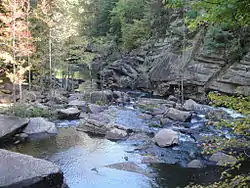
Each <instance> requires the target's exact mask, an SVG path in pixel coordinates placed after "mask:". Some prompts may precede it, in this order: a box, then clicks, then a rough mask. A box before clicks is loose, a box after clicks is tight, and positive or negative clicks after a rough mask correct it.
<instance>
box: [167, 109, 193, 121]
mask: <svg viewBox="0 0 250 188" xmlns="http://www.w3.org/2000/svg"><path fill="white" fill-rule="evenodd" d="M191 116H192V114H191V113H190V112H186V111H181V110H177V109H174V108H169V109H168V110H167V111H166V113H165V114H164V117H167V118H170V119H172V120H175V121H183V122H185V121H188V120H190V118H191Z"/></svg>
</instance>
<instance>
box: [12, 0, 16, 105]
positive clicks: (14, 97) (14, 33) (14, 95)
mask: <svg viewBox="0 0 250 188" xmlns="http://www.w3.org/2000/svg"><path fill="white" fill-rule="evenodd" d="M13 3H14V4H13V12H12V19H13V20H12V21H13V23H12V24H13V40H12V53H13V61H14V62H13V102H14V104H15V103H16V85H15V84H16V65H15V64H16V18H15V14H16V0H14V1H13Z"/></svg>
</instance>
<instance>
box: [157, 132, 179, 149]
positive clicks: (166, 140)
mask: <svg viewBox="0 0 250 188" xmlns="http://www.w3.org/2000/svg"><path fill="white" fill-rule="evenodd" d="M153 140H154V142H155V143H156V144H157V145H158V146H160V147H168V146H172V145H174V144H178V143H179V135H178V133H177V132H175V131H173V130H171V129H162V130H160V131H159V132H158V133H157V134H156V135H155V136H154V138H153Z"/></svg>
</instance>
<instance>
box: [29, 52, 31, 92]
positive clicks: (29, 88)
mask: <svg viewBox="0 0 250 188" xmlns="http://www.w3.org/2000/svg"><path fill="white" fill-rule="evenodd" d="M28 65H29V90H31V64H30V56H28Z"/></svg>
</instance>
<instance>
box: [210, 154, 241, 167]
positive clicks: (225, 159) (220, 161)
mask: <svg viewBox="0 0 250 188" xmlns="http://www.w3.org/2000/svg"><path fill="white" fill-rule="evenodd" d="M209 160H210V161H213V162H215V163H216V165H219V166H228V165H232V164H235V163H236V162H237V159H236V158H235V157H233V156H231V155H227V154H225V153H222V152H217V153H214V154H213V155H212V156H211V157H210V158H209Z"/></svg>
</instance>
